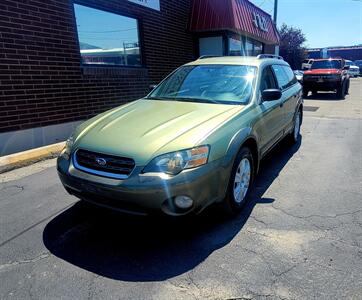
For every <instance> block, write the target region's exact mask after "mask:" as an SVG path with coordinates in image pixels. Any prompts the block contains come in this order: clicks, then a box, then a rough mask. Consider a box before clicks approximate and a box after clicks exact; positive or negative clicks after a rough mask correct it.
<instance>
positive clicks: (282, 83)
mask: <svg viewBox="0 0 362 300" xmlns="http://www.w3.org/2000/svg"><path fill="white" fill-rule="evenodd" d="M272 68H273V70H274V73H275V76H276V78H277V81H278V85H279V88H281V89H285V88H287V87H288V84H289V79H288V76H287V74H286V73H285V71H284V69H283V66H281V65H273V66H272Z"/></svg>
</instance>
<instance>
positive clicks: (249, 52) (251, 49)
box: [245, 39, 254, 56]
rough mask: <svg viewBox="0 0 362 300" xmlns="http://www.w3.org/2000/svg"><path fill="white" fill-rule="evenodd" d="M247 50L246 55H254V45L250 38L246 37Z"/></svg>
mask: <svg viewBox="0 0 362 300" xmlns="http://www.w3.org/2000/svg"><path fill="white" fill-rule="evenodd" d="M245 52H246V55H248V56H253V55H254V45H253V42H252V41H251V40H250V39H246V41H245Z"/></svg>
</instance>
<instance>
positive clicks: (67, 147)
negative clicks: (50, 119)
mask: <svg viewBox="0 0 362 300" xmlns="http://www.w3.org/2000/svg"><path fill="white" fill-rule="evenodd" d="M73 143H74V138H73V136H71V137H70V138H69V139H67V141H66V142H65V147H64V149H63V150H62V152H61V153H60V156H62V157H64V158H65V159H69V156H70V152H71V150H72V147H73Z"/></svg>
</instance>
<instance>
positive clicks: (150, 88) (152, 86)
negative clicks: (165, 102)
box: [148, 84, 157, 92]
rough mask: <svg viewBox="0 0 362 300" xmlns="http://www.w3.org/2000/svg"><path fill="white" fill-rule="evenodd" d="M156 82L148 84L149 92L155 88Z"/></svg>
mask: <svg viewBox="0 0 362 300" xmlns="http://www.w3.org/2000/svg"><path fill="white" fill-rule="evenodd" d="M156 86H157V84H150V85H149V87H148V89H149V91H150V92H152V91H153V90H154V89H155V88H156Z"/></svg>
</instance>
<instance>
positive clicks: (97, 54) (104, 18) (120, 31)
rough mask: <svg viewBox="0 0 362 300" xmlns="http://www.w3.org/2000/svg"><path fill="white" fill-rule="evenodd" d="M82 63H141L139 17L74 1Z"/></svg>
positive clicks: (114, 64) (108, 64) (139, 64)
mask: <svg viewBox="0 0 362 300" xmlns="http://www.w3.org/2000/svg"><path fill="white" fill-rule="evenodd" d="M74 11H75V17H76V23H77V31H78V39H79V47H80V54H81V59H82V63H83V64H85V65H89V64H91V65H100V66H103V65H105V66H110V65H112V66H141V54H140V53H141V52H140V43H139V35H138V21H137V20H136V19H133V18H129V17H125V16H122V15H118V14H114V13H110V12H106V11H103V10H99V9H94V8H90V7H86V6H83V5H78V4H74Z"/></svg>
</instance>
